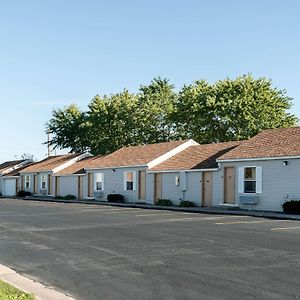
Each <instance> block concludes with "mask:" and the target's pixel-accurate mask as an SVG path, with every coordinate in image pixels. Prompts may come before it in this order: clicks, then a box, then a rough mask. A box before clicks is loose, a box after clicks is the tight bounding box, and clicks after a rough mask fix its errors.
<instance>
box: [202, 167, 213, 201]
mask: <svg viewBox="0 0 300 300" xmlns="http://www.w3.org/2000/svg"><path fill="white" fill-rule="evenodd" d="M212 174H213V173H212V172H203V177H202V206H212V178H213V176H212Z"/></svg>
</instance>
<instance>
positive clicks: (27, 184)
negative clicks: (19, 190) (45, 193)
mask: <svg viewBox="0 0 300 300" xmlns="http://www.w3.org/2000/svg"><path fill="white" fill-rule="evenodd" d="M24 179H25V183H24V186H25V189H30V185H31V182H30V181H31V180H30V175H25V178H24Z"/></svg>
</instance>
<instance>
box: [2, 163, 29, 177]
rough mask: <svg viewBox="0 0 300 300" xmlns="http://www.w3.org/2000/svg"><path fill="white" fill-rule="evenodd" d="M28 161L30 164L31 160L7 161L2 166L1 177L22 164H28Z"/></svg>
mask: <svg viewBox="0 0 300 300" xmlns="http://www.w3.org/2000/svg"><path fill="white" fill-rule="evenodd" d="M27 161H28V162H29V160H27V159H20V160H12V161H6V162H4V163H2V164H0V175H1V174H2V175H3V174H6V173H7V172H11V171H13V169H14V168H16V167H18V166H19V165H21V166H22V164H24V163H26V162H27Z"/></svg>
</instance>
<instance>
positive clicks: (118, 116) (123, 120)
mask: <svg viewBox="0 0 300 300" xmlns="http://www.w3.org/2000/svg"><path fill="white" fill-rule="evenodd" d="M136 106H137V97H136V95H135V94H130V93H129V92H128V91H127V90H124V91H123V92H122V93H118V94H113V95H110V96H104V97H103V98H101V97H100V96H96V97H95V98H94V99H93V100H92V101H91V103H90V104H89V110H88V113H87V115H88V118H87V119H88V124H89V130H88V131H89V138H90V144H91V151H92V153H94V154H107V153H111V152H113V151H115V150H117V149H119V148H121V147H123V146H128V145H135V144H136V141H135V137H136V128H137V126H136V118H135V111H136Z"/></svg>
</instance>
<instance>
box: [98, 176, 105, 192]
mask: <svg viewBox="0 0 300 300" xmlns="http://www.w3.org/2000/svg"><path fill="white" fill-rule="evenodd" d="M103 179H104V174H103V173H97V174H96V190H97V191H103V190H104V181H103Z"/></svg>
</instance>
